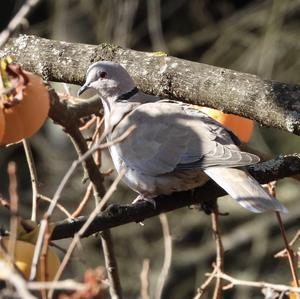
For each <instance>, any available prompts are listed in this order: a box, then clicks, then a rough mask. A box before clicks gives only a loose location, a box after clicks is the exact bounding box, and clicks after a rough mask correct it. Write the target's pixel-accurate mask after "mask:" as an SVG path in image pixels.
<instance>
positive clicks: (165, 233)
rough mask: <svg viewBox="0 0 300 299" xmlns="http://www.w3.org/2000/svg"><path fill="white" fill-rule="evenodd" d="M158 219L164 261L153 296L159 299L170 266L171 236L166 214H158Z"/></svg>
mask: <svg viewBox="0 0 300 299" xmlns="http://www.w3.org/2000/svg"><path fill="white" fill-rule="evenodd" d="M159 221H160V223H161V227H162V231H163V238H164V248H165V254H164V263H163V266H162V269H161V272H160V274H159V276H158V279H157V286H156V292H155V296H154V298H155V299H160V298H161V296H162V292H163V288H164V285H165V282H166V280H167V277H168V273H169V269H170V267H171V261H172V236H171V232H170V227H169V223H168V218H167V215H166V214H164V213H163V214H160V215H159Z"/></svg>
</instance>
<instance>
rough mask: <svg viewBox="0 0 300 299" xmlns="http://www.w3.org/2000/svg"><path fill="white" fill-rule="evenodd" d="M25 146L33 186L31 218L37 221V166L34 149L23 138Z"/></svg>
mask: <svg viewBox="0 0 300 299" xmlns="http://www.w3.org/2000/svg"><path fill="white" fill-rule="evenodd" d="M22 142H23V147H24V151H25V155H26V160H27V164H28V168H29V172H30V179H31V187H32V212H31V220H32V221H34V222H35V221H36V217H37V215H36V213H37V199H38V180H37V172H36V167H35V163H34V159H33V155H32V151H31V148H30V144H29V141H28V140H27V139H23V141H22Z"/></svg>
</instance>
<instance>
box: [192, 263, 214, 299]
mask: <svg viewBox="0 0 300 299" xmlns="http://www.w3.org/2000/svg"><path fill="white" fill-rule="evenodd" d="M217 272H218V268H217V267H214V271H213V272H212V273H211V275H209V276H208V278H207V279H206V280H205V281H204V282H203V283H202V285H201V286H200V288H198V289H197V294H196V295H195V297H194V298H193V299H200V298H201V297H202V295H203V294H204V292H205V291H206V289H207V288H208V286H209V285H210V284H211V282H212V281H213V280H214V279H215V274H216V273H217Z"/></svg>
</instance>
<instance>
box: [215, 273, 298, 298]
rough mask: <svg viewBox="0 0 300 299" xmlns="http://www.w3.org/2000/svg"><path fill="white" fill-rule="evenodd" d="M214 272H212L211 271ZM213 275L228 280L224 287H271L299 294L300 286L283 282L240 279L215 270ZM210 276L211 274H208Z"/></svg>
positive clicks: (279, 290)
mask: <svg viewBox="0 0 300 299" xmlns="http://www.w3.org/2000/svg"><path fill="white" fill-rule="evenodd" d="M213 273H214V272H213ZM213 275H214V277H219V278H222V279H224V280H226V281H228V282H229V283H230V284H229V285H228V286H225V287H224V288H225V289H228V288H231V287H233V286H244V287H253V288H259V289H264V288H267V289H272V290H274V291H278V292H284V293H286V292H295V293H299V294H300V288H299V287H291V286H287V285H283V284H273V283H268V282H264V281H248V280H241V279H237V278H234V277H232V276H230V275H228V274H225V273H222V272H217V273H214V274H213ZM209 276H211V274H209Z"/></svg>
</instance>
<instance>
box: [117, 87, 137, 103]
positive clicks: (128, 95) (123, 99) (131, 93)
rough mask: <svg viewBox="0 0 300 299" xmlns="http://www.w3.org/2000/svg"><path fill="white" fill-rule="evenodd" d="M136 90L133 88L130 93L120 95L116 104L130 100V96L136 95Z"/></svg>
mask: <svg viewBox="0 0 300 299" xmlns="http://www.w3.org/2000/svg"><path fill="white" fill-rule="evenodd" d="M138 91H139V90H138V88H137V87H134V88H133V89H131V90H130V91H128V92H126V93H123V94H121V95H120V96H118V97H117V99H116V102H124V101H127V100H128V99H130V98H131V97H132V96H134V95H135V94H136V93H138Z"/></svg>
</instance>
